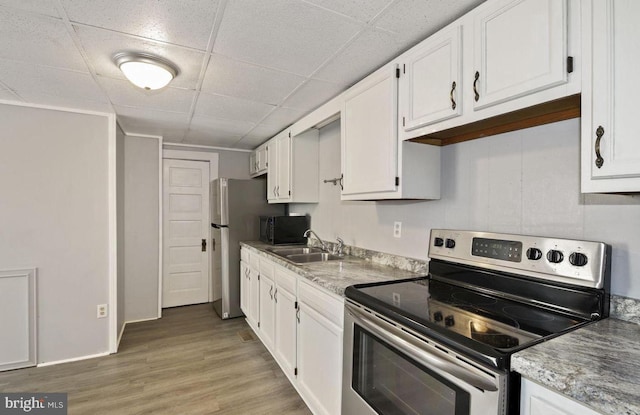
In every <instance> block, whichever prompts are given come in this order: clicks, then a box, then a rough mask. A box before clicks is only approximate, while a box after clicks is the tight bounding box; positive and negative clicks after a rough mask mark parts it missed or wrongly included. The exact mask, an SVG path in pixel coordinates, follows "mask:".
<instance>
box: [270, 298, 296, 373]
mask: <svg viewBox="0 0 640 415" xmlns="http://www.w3.org/2000/svg"><path fill="white" fill-rule="evenodd" d="M274 299H275V303H276V316H275V320H276V333H275V350H276V359H277V360H278V361H279V362H280V365H281V366H282V369H283V370H284V371H285V373H287V374H288V375H289V376H295V374H294V371H295V367H296V348H297V346H296V332H297V322H296V313H297V309H296V296H295V294H293V293H292V292H290V291H288V290H286V289H285V288H284V287H281V286H278V285H276V292H275V294H274Z"/></svg>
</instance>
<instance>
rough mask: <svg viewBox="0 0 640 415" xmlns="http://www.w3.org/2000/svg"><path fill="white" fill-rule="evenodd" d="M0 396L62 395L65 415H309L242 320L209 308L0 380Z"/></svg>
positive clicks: (184, 310) (167, 317)
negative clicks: (107, 348) (111, 346)
mask: <svg viewBox="0 0 640 415" xmlns="http://www.w3.org/2000/svg"><path fill="white" fill-rule="evenodd" d="M0 391H2V392H67V393H68V394H69V414H73V415H84V414H91V415H100V414H104V415H106V414H109V415H111V414H117V415H121V414H123V415H124V414H127V415H128V414H171V415H173V414H176V415H183V414H184V415H190V414H198V415H200V414H216V415H217V414H277V415H294V414H310V413H311V412H310V411H309V410H308V409H307V407H306V405H305V404H304V402H303V401H302V399H301V398H300V397H299V396H298V394H297V392H296V391H295V389H294V388H293V387H292V386H291V384H290V383H289V381H288V380H287V378H286V377H285V376H284V374H283V373H282V371H281V370H280V367H279V366H278V364H277V363H276V362H275V361H274V360H273V358H272V357H271V355H270V354H269V352H268V351H267V350H266V349H265V348H264V346H263V345H262V343H261V342H260V341H259V340H257V338H256V337H255V334H253V332H252V331H251V329H249V326H247V324H246V323H245V322H244V320H243V319H232V320H226V321H222V320H220V319H219V318H218V317H217V315H216V314H215V313H214V312H213V309H212V307H211V305H210V304H203V305H196V306H189V307H179V308H173V309H167V310H164V312H163V318H162V319H160V320H156V321H150V322H143V323H136V324H130V325H127V327H126V330H125V333H124V336H123V338H122V342H121V343H120V351H119V352H118V353H117V354H115V355H111V356H106V357H102V358H96V359H90V360H84V361H80V362H73V363H65V364H61V365H56V366H49V367H41V368H29V369H21V370H14V371H10V372H0Z"/></svg>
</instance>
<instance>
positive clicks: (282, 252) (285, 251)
mask: <svg viewBox="0 0 640 415" xmlns="http://www.w3.org/2000/svg"><path fill="white" fill-rule="evenodd" d="M268 251H271V252H272V253H274V254H276V255H278V256H281V257H286V256H287V255H301V254H311V253H316V252H317V253H321V252H322V250H321V249H319V248H307V247H300V248H269V249H268Z"/></svg>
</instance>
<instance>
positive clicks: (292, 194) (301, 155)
mask: <svg viewBox="0 0 640 415" xmlns="http://www.w3.org/2000/svg"><path fill="white" fill-rule="evenodd" d="M266 151H267V158H268V160H267V164H268V166H267V200H268V201H269V203H317V202H318V189H319V183H318V130H315V129H311V130H308V131H306V132H303V133H301V134H299V135H297V136H295V137H292V136H291V130H284V131H282V132H281V133H280V134H278V135H276V136H275V137H274V138H272V139H271V140H269V142H268V143H267V146H266Z"/></svg>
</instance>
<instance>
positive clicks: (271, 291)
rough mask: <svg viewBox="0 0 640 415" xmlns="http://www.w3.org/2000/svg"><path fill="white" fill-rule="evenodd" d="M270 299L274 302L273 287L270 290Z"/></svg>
mask: <svg viewBox="0 0 640 415" xmlns="http://www.w3.org/2000/svg"><path fill="white" fill-rule="evenodd" d="M269 297H271V299H272V300H273V285H272V286H271V288H269Z"/></svg>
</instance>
